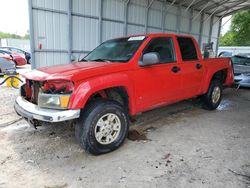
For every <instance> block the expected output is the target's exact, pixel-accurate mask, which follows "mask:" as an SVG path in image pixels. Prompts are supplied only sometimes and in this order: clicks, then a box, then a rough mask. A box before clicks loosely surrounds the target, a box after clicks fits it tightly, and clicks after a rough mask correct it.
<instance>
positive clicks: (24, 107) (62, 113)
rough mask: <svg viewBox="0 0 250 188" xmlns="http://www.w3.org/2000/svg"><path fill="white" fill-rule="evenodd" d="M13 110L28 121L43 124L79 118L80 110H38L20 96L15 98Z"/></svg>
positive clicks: (37, 107) (38, 108)
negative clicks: (41, 122)
mask: <svg viewBox="0 0 250 188" xmlns="http://www.w3.org/2000/svg"><path fill="white" fill-rule="evenodd" d="M14 108H15V110H16V113H17V114H18V115H20V116H22V117H24V118H25V119H26V120H28V121H32V120H40V121H45V122H61V121H67V120H72V119H76V118H79V117H80V109H78V110H54V109H45V108H40V107H39V106H37V105H35V104H33V103H31V102H29V101H27V100H25V99H24V98H23V97H21V96H19V97H17V99H16V102H15V105H14Z"/></svg>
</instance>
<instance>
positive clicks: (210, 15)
mask: <svg viewBox="0 0 250 188" xmlns="http://www.w3.org/2000/svg"><path fill="white" fill-rule="evenodd" d="M219 8H220V7H217V8H216V9H215V10H214V11H213V12H212V13H211V14H209V16H208V17H207V18H206V19H205V20H204V23H206V22H207V21H208V19H209V18H210V17H212V16H213V15H214V14H215V12H216V11H217V10H218V9H219Z"/></svg>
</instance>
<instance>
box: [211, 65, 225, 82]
mask: <svg viewBox="0 0 250 188" xmlns="http://www.w3.org/2000/svg"><path fill="white" fill-rule="evenodd" d="M226 78H227V69H223V70H220V71H218V72H216V73H214V75H213V77H212V80H220V81H221V83H222V84H224V83H225V81H226Z"/></svg>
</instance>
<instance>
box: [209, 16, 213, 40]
mask: <svg viewBox="0 0 250 188" xmlns="http://www.w3.org/2000/svg"><path fill="white" fill-rule="evenodd" d="M213 22H214V16H212V17H211V19H210V23H209V37H208V43H210V42H211V38H212V31H213Z"/></svg>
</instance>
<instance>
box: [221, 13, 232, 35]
mask: <svg viewBox="0 0 250 188" xmlns="http://www.w3.org/2000/svg"><path fill="white" fill-rule="evenodd" d="M231 18H232V16H226V17H225V18H223V19H222V23H221V24H222V28H221V34H222V35H224V34H225V33H226V32H227V31H228V30H229V29H230V25H231Z"/></svg>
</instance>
